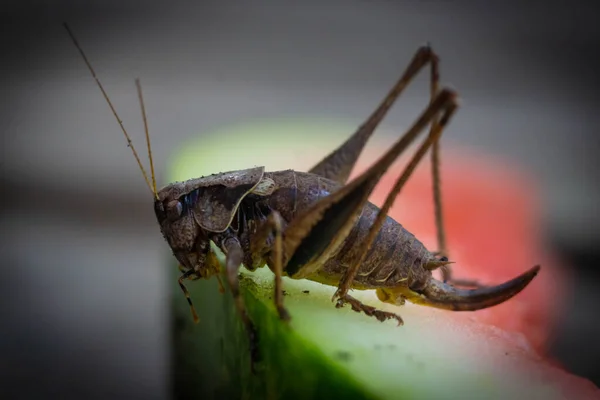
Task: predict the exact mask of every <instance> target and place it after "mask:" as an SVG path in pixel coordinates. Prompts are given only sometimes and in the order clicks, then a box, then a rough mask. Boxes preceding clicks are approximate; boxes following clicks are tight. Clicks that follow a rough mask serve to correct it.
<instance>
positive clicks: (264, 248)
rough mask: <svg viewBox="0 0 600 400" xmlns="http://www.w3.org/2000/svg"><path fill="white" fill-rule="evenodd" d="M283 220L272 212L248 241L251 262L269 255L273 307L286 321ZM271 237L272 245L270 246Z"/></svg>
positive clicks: (287, 315)
mask: <svg viewBox="0 0 600 400" xmlns="http://www.w3.org/2000/svg"><path fill="white" fill-rule="evenodd" d="M283 224H284V222H283V218H282V217H281V214H279V213H278V212H277V211H272V212H271V214H269V216H268V217H267V220H266V221H265V222H264V223H263V224H262V225H260V226H259V227H258V230H257V231H256V233H254V235H252V238H251V239H250V251H251V252H252V254H251V256H252V259H253V260H257V261H260V260H262V259H263V258H264V256H266V255H269V253H270V258H271V261H272V266H270V267H271V270H272V271H273V273H274V274H275V307H277V312H278V313H279V317H280V318H281V319H282V320H284V321H288V320H289V319H290V314H289V313H288V311H287V310H286V309H285V307H284V306H283V280H282V277H283V238H282V235H283ZM272 237H273V243H272V244H270V242H271V238H272Z"/></svg>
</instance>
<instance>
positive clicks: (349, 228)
mask: <svg viewBox="0 0 600 400" xmlns="http://www.w3.org/2000/svg"><path fill="white" fill-rule="evenodd" d="M65 26H66V25H65ZM66 28H67V30H68V31H69V28H68V27H66ZM69 34H70V35H71V37H72V39H73V41H74V42H75V45H76V46H77V48H78V49H79V51H80V52H81V54H82V56H83V57H84V60H85V61H86V64H87V65H88V67H89V69H90V71H91V73H92V75H93V77H94V78H95V79H96V82H97V84H98V85H99V86H100V88H101V90H102V93H103V94H104V96H105V98H106V100H107V101H108V103H109V105H110V107H111V110H112V111H113V113H114V114H115V117H116V118H117V121H119V124H120V126H121V128H122V130H123V133H124V134H125V137H126V139H127V141H128V144H129V145H130V147H131V148H132V151H133V152H134V156H135V157H136V160H137V162H138V164H139V166H140V169H141V170H142V173H143V174H144V177H145V179H146V182H147V184H148V186H149V188H150V190H151V191H152V193H153V196H154V198H155V200H154V210H155V213H156V218H157V220H158V222H159V224H160V228H161V231H162V234H163V236H164V238H165V239H166V241H167V243H168V244H169V246H170V247H171V250H172V251H173V254H174V255H175V257H176V258H177V260H178V261H179V263H180V267H179V268H180V270H181V271H182V275H181V277H180V278H179V285H180V286H181V288H182V290H183V292H184V293H185V295H186V297H187V299H188V302H189V304H190V307H191V311H192V315H193V317H194V320H195V321H198V317H197V315H196V312H195V310H194V307H193V305H192V301H191V299H190V296H189V293H188V291H187V289H186V288H185V286H184V281H185V280H186V279H190V280H194V279H199V278H206V279H207V278H210V277H212V276H215V275H216V276H217V277H219V274H220V270H221V266H220V263H219V261H218V260H217V257H216V255H215V254H214V252H213V250H212V249H211V246H210V243H211V242H212V243H215V244H216V245H217V246H218V247H219V248H220V249H221V250H222V251H223V252H224V253H225V255H226V260H225V272H226V277H227V280H228V283H229V287H230V288H231V291H232V294H233V296H234V298H235V302H236V306H237V308H238V310H239V312H240V315H241V317H242V319H243V321H244V323H245V325H246V327H247V328H248V332H249V334H250V337H251V340H252V342H251V343H252V344H253V342H254V341H255V338H256V336H255V330H254V327H253V324H252V322H251V321H250V319H249V317H248V315H247V313H246V311H245V307H244V303H243V301H242V298H241V296H240V292H239V283H238V271H239V268H240V266H241V265H244V266H245V267H246V268H247V269H248V270H250V271H253V270H256V269H257V268H260V267H263V266H265V265H267V266H268V267H269V268H270V269H271V270H272V271H273V273H274V274H275V285H274V286H275V289H274V290H275V295H274V302H275V305H276V307H277V310H278V312H279V315H280V317H281V318H282V319H284V320H287V319H289V318H290V316H289V314H288V312H287V311H286V309H285V307H284V304H283V290H282V277H283V276H288V277H290V278H292V279H309V280H313V281H317V282H320V283H323V284H326V285H332V286H337V290H336V292H335V294H334V296H333V300H335V301H336V307H342V306H343V305H344V304H346V303H348V304H350V306H351V307H352V309H354V310H355V311H358V312H361V311H362V312H364V313H365V314H367V315H369V316H374V317H375V318H377V319H378V320H380V321H384V320H387V319H395V320H396V321H397V322H398V323H399V324H402V323H403V321H402V319H401V318H400V316H398V315H397V314H395V313H391V312H386V311H381V310H378V309H376V308H375V307H372V306H368V305H365V304H362V303H361V302H360V301H358V300H357V299H355V298H353V297H351V296H350V295H349V294H348V292H349V290H350V289H359V290H365V289H375V290H376V293H377V296H378V298H379V299H380V300H381V301H382V302H387V303H391V304H395V305H402V304H404V302H405V300H408V301H411V302H413V303H417V304H421V305H427V306H431V307H436V308H442V309H447V310H453V311H475V310H479V309H482V308H487V307H492V306H494V305H497V304H500V303H502V302H504V301H506V300H508V299H510V298H511V297H513V296H514V295H516V294H517V293H519V292H520V291H521V290H523V288H525V286H527V285H528V284H529V282H530V281H531V280H532V279H533V278H534V277H535V276H536V274H537V273H538V271H539V268H540V267H539V266H535V267H533V268H531V269H530V270H529V271H526V272H525V273H523V274H522V275H520V276H518V277H516V278H514V279H513V280H511V281H509V282H506V283H503V284H501V285H498V286H493V287H484V286H481V285H478V284H477V283H476V282H458V281H455V280H453V279H452V276H451V274H450V269H449V265H448V264H450V263H451V262H450V261H449V260H448V258H447V251H446V246H445V235H444V229H443V223H442V222H443V218H442V212H441V210H442V209H441V195H440V184H439V138H440V136H441V134H442V131H443V129H444V127H445V126H446V125H447V124H448V122H449V120H450V118H451V117H452V115H453V113H454V112H455V110H456V108H457V101H456V94H455V93H454V92H453V91H452V90H449V89H442V90H438V81H439V73H438V58H437V56H436V55H435V53H434V52H433V51H432V49H431V48H430V47H429V46H424V47H422V48H420V49H419V50H418V51H417V53H416V55H415V56H414V58H413V59H412V61H411V63H410V64H409V66H408V67H407V68H406V70H405V72H404V73H403V74H402V76H401V78H400V79H399V80H398V82H397V83H396V84H395V85H394V87H393V88H392V89H391V91H390V92H389V93H388V94H387V96H386V97H385V98H384V100H383V101H382V103H381V104H380V105H379V106H378V107H377V108H376V109H375V111H374V112H373V113H372V114H371V116H370V117H369V118H368V119H367V120H366V121H365V122H364V123H363V124H362V125H361V126H360V127H359V128H358V130H357V131H356V132H355V133H354V134H353V135H352V136H351V137H350V138H349V139H348V140H347V141H346V142H344V143H343V144H342V145H341V146H340V147H339V148H338V149H336V150H335V151H333V152H332V153H331V154H329V155H328V156H327V157H325V158H324V159H323V160H322V161H321V162H320V163H318V164H317V165H316V166H314V167H313V168H311V169H310V170H309V171H308V172H299V171H293V170H286V171H276V172H266V171H265V170H264V168H263V167H256V168H250V169H246V170H241V171H231V172H223V173H219V174H213V175H211V176H206V177H202V178H197V179H191V180H188V181H186V182H176V183H172V184H169V185H167V186H166V187H164V188H163V189H161V190H159V191H157V190H156V183H155V180H154V168H153V165H152V156H151V151H150V141H149V137H148V132H147V125H146V117H145V111H144V105H143V100H142V95H141V87H140V86H139V82H138V93H139V97H140V102H141V105H142V114H143V116H144V122H145V126H146V137H147V143H148V153H149V158H150V163H151V173H152V174H151V177H152V184H150V180H149V179H148V175H147V174H146V172H145V170H144V169H143V167H142V164H141V162H140V159H139V157H138V155H137V153H136V152H135V149H134V148H133V146H132V145H131V140H130V138H129V136H128V134H127V132H126V131H125V129H124V128H123V125H122V124H121V122H120V120H119V118H118V116H117V114H116V112H115V110H114V108H113V106H112V104H111V103H110V100H109V99H108V97H107V96H106V93H105V92H104V89H103V88H102V86H101V85H100V82H99V81H98V79H97V78H96V75H95V73H94V71H93V69H92V67H91V66H90V64H89V62H88V61H87V58H86V57H85V55H84V54H83V51H82V50H81V47H80V46H79V45H78V43H77V41H76V40H75V38H74V37H73V35H72V34H71V32H70V31H69ZM427 64H430V65H431V102H430V104H429V106H428V107H427V108H426V109H425V111H424V112H423V113H422V114H421V115H420V117H419V118H418V119H417V121H416V122H415V123H414V124H413V126H412V127H411V128H410V129H409V130H408V131H407V132H406V133H405V134H404V135H403V136H402V137H401V138H400V139H399V140H398V141H397V142H396V143H395V144H394V145H393V146H392V147H391V148H390V150H388V151H387V152H386V153H385V154H384V155H383V156H382V157H381V158H380V159H379V160H378V161H377V162H375V163H374V164H373V165H372V166H371V167H370V168H369V169H368V170H367V171H365V172H364V173H362V174H361V175H360V176H358V177H357V178H355V179H354V180H352V181H350V182H348V177H349V175H350V172H351V170H352V168H353V167H354V165H355V163H356V161H357V159H358V157H359V155H360V153H361V151H362V149H363V148H364V146H365V144H366V143H367V140H368V139H369V138H370V136H371V135H372V133H373V132H374V130H375V128H376V127H377V126H378V124H379V123H380V122H381V120H382V119H383V118H384V116H385V115H386V114H387V112H388V111H389V109H390V108H391V106H392V105H393V103H394V102H395V101H396V99H397V98H398V97H399V96H400V94H401V93H402V91H403V90H404V88H405V87H406V86H407V85H408V83H409V82H410V81H411V80H412V79H413V78H414V76H415V75H416V74H417V73H418V72H419V71H420V70H421V69H422V68H423V67H425V66H426V65H427ZM427 126H430V130H429V133H428V135H427V137H426V139H425V140H424V142H423V143H422V144H421V146H420V147H419V148H418V149H417V151H416V153H415V154H414V155H413V157H412V158H411V160H410V161H409V163H408V165H407V166H406V168H405V170H404V172H403V173H402V175H401V176H400V177H399V178H398V180H397V181H396V183H395V185H394V187H393V188H392V190H391V191H390V193H389V194H388V196H387V198H386V201H385V203H384V204H383V206H382V207H381V208H378V207H376V206H375V205H373V204H371V203H370V202H368V198H369V196H370V195H371V193H372V191H373V189H374V188H375V186H376V184H377V183H378V182H379V180H380V178H381V177H382V175H383V174H384V173H385V172H386V171H387V169H388V168H389V167H390V166H391V165H392V163H393V162H394V161H396V159H397V158H398V157H399V156H400V155H401V154H402V153H403V152H404V151H405V150H406V149H407V148H408V146H409V145H410V144H412V142H413V141H414V140H415V139H416V138H417V136H418V135H419V134H420V133H421V132H422V131H423V130H424V129H425V128H426V127H427ZM430 147H431V148H432V163H433V164H432V166H433V181H434V201H435V209H436V227H437V230H438V246H439V248H438V251H436V252H432V251H429V250H428V249H427V248H426V247H425V246H424V245H423V244H422V243H421V242H420V241H419V240H418V239H417V238H416V237H415V236H414V235H412V234H411V233H410V232H408V231H407V230H406V229H404V228H403V227H402V225H400V224H399V223H398V222H396V221H395V220H393V219H392V218H390V217H389V216H387V213H388V211H389V209H390V207H391V206H392V204H393V201H394V199H395V198H396V196H397V195H398V194H399V192H400V190H401V189H402V187H403V185H404V184H405V183H406V181H407V180H408V179H409V177H410V175H411V174H412V172H413V170H414V169H415V167H416V166H417V165H418V163H419V162H420V161H421V160H422V158H423V157H424V155H425V154H426V152H427V151H428V150H429V149H430ZM440 267H441V268H442V272H443V281H439V280H437V279H435V278H434V277H433V276H432V271H433V270H435V269H437V268H440ZM460 285H462V286H465V285H467V286H472V287H474V289H466V288H459V287H458V286H460Z"/></svg>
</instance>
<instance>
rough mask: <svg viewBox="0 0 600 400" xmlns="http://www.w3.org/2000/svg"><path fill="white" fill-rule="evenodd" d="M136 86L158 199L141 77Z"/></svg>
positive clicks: (153, 184) (151, 173) (154, 187)
mask: <svg viewBox="0 0 600 400" xmlns="http://www.w3.org/2000/svg"><path fill="white" fill-rule="evenodd" d="M135 86H137V92H138V98H139V99H140V107H141V109H142V118H143V119H144V131H145V132H146V144H147V145H148V159H149V160H150V175H151V176H152V188H153V190H152V191H153V192H154V196H155V197H156V198H157V199H158V192H157V191H156V176H155V175H154V161H153V159H152V146H151V145H150V133H148V119H147V118H146V107H145V106H144V96H143V95H142V84H141V83H140V79H139V78H137V79H136V80H135Z"/></svg>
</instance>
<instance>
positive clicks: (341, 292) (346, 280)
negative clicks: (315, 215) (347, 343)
mask: <svg viewBox="0 0 600 400" xmlns="http://www.w3.org/2000/svg"><path fill="white" fill-rule="evenodd" d="M456 107H457V104H456V102H455V101H454V99H452V101H451V102H450V103H449V105H448V107H447V108H446V109H445V113H444V114H443V116H442V118H441V120H440V121H439V123H438V124H435V125H434V129H433V130H432V131H431V132H430V134H429V135H428V137H427V139H426V140H425V141H424V142H423V144H422V145H421V147H419V149H418V150H417V152H416V153H415V155H414V156H413V158H412V159H411V161H410V162H409V163H408V165H407V166H406V168H405V169H404V172H403V173H402V175H401V176H400V177H399V178H398V180H397V181H396V183H395V184H394V186H393V188H392V190H391V191H390V193H389V194H388V196H387V198H386V200H385V203H384V204H383V207H382V208H381V209H380V211H379V213H378V215H377V218H376V219H375V222H374V223H373V226H371V228H370V229H369V233H368V235H367V238H366V239H365V240H364V241H363V242H362V243H360V246H361V248H360V251H359V252H358V254H361V256H360V257H359V258H358V259H357V260H356V261H355V262H354V264H353V265H352V266H351V267H350V268H348V270H347V271H346V273H345V274H344V276H343V278H342V280H341V281H340V284H339V286H338V289H337V290H336V292H335V294H334V296H333V298H334V299H335V298H336V297H337V298H338V302H337V304H336V306H337V307H341V306H342V305H343V304H344V303H349V302H350V301H351V300H350V299H348V290H349V289H350V287H351V286H352V282H353V281H354V278H355V276H356V273H357V272H358V269H359V267H360V265H361V264H362V262H363V260H364V259H365V257H366V255H367V252H368V251H369V248H370V246H371V244H372V243H373V240H374V239H375V237H376V235H377V233H378V232H379V230H380V229H381V226H382V225H383V222H384V220H385V217H386V216H387V213H388V211H389V209H390V208H391V206H392V204H393V203H394V200H395V199H396V197H397V196H398V194H399V193H400V190H401V189H402V187H403V186H404V184H405V183H406V182H407V181H408V179H409V178H410V176H411V174H412V173H413V171H414V170H415V168H416V167H417V165H418V164H419V162H420V161H421V160H422V158H423V157H424V155H425V153H426V152H427V151H428V150H429V147H431V145H432V144H433V143H434V142H435V141H437V140H438V139H439V137H440V135H441V134H442V131H443V129H444V127H445V126H446V125H447V124H448V122H449V121H450V118H451V117H452V115H453V114H454V112H455V110H456Z"/></svg>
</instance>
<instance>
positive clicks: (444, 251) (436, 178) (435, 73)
mask: <svg viewBox="0 0 600 400" xmlns="http://www.w3.org/2000/svg"><path fill="white" fill-rule="evenodd" d="M439 81H440V72H439V60H438V59H437V58H435V59H434V60H432V61H431V83H430V84H431V101H433V99H434V98H435V96H436V95H437V93H438V86H439ZM437 125H438V119H437V117H436V118H434V119H433V121H432V122H431V128H430V131H429V135H430V136H431V135H433V132H434V130H435V129H437ZM440 140H441V137H440V138H438V139H437V140H435V141H434V142H433V145H432V147H431V176H432V182H433V205H434V214H435V227H436V232H437V243H438V251H437V253H438V255H439V256H440V258H441V259H440V261H448V248H447V246H446V230H445V228H444V217H443V209H442V190H441V184H440V181H441V180H440ZM441 272H442V276H443V279H444V281H446V280H448V279H450V275H451V267H450V265H444V266H442V267H441Z"/></svg>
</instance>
